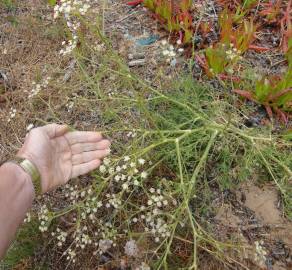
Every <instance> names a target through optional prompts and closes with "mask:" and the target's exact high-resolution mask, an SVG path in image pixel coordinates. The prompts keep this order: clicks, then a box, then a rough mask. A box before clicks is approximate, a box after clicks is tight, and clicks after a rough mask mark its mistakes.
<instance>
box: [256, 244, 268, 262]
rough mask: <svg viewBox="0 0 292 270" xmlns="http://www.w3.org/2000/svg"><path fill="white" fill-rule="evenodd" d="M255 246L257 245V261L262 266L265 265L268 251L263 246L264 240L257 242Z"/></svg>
mask: <svg viewBox="0 0 292 270" xmlns="http://www.w3.org/2000/svg"><path fill="white" fill-rule="evenodd" d="M254 244H255V251H256V253H255V260H256V261H257V262H259V263H260V264H262V265H265V262H266V255H267V251H266V250H265V248H264V246H263V245H264V241H262V240H261V241H260V242H258V241H255V242H254Z"/></svg>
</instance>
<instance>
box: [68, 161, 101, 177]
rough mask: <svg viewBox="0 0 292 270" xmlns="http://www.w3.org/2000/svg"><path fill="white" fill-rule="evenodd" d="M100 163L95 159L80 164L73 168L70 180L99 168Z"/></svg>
mask: <svg viewBox="0 0 292 270" xmlns="http://www.w3.org/2000/svg"><path fill="white" fill-rule="evenodd" d="M100 163H101V161H100V160H99V159H95V160H92V161H89V162H87V163H82V164H79V165H75V166H73V169H72V174H71V178H74V177H77V176H79V175H83V174H86V173H89V172H90V171H93V170H94V169H96V168H97V167H99V165H100Z"/></svg>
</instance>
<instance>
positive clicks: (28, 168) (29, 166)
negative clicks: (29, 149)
mask: <svg viewBox="0 0 292 270" xmlns="http://www.w3.org/2000/svg"><path fill="white" fill-rule="evenodd" d="M9 162H12V163H15V164H17V165H19V166H20V167H21V168H22V169H23V170H24V171H25V172H26V173H28V174H29V175H30V177H31V180H32V183H33V186H34V190H35V193H36V194H37V195H40V194H41V193H42V187H41V175H40V173H39V170H38V169H37V167H36V166H35V165H34V164H33V163H32V162H31V161H30V160H28V159H25V158H21V157H14V159H13V160H9Z"/></svg>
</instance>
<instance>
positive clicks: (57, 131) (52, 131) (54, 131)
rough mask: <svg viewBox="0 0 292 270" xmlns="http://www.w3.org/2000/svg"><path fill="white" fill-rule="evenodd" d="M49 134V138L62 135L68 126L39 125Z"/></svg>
mask: <svg viewBox="0 0 292 270" xmlns="http://www.w3.org/2000/svg"><path fill="white" fill-rule="evenodd" d="M41 129H43V130H44V131H45V132H46V133H47V134H48V136H49V138H50V139H53V138H55V137H59V136H62V135H64V134H65V133H66V132H67V131H68V130H69V127H68V126H67V125H58V124H49V125H46V126H43V127H41Z"/></svg>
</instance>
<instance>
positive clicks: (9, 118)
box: [7, 107, 17, 123]
mask: <svg viewBox="0 0 292 270" xmlns="http://www.w3.org/2000/svg"><path fill="white" fill-rule="evenodd" d="M16 112H17V110H16V109H14V108H12V107H11V108H10V111H9V116H8V119H7V122H8V123H9V122H10V121H11V120H12V119H13V118H14V117H15V116H16Z"/></svg>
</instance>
